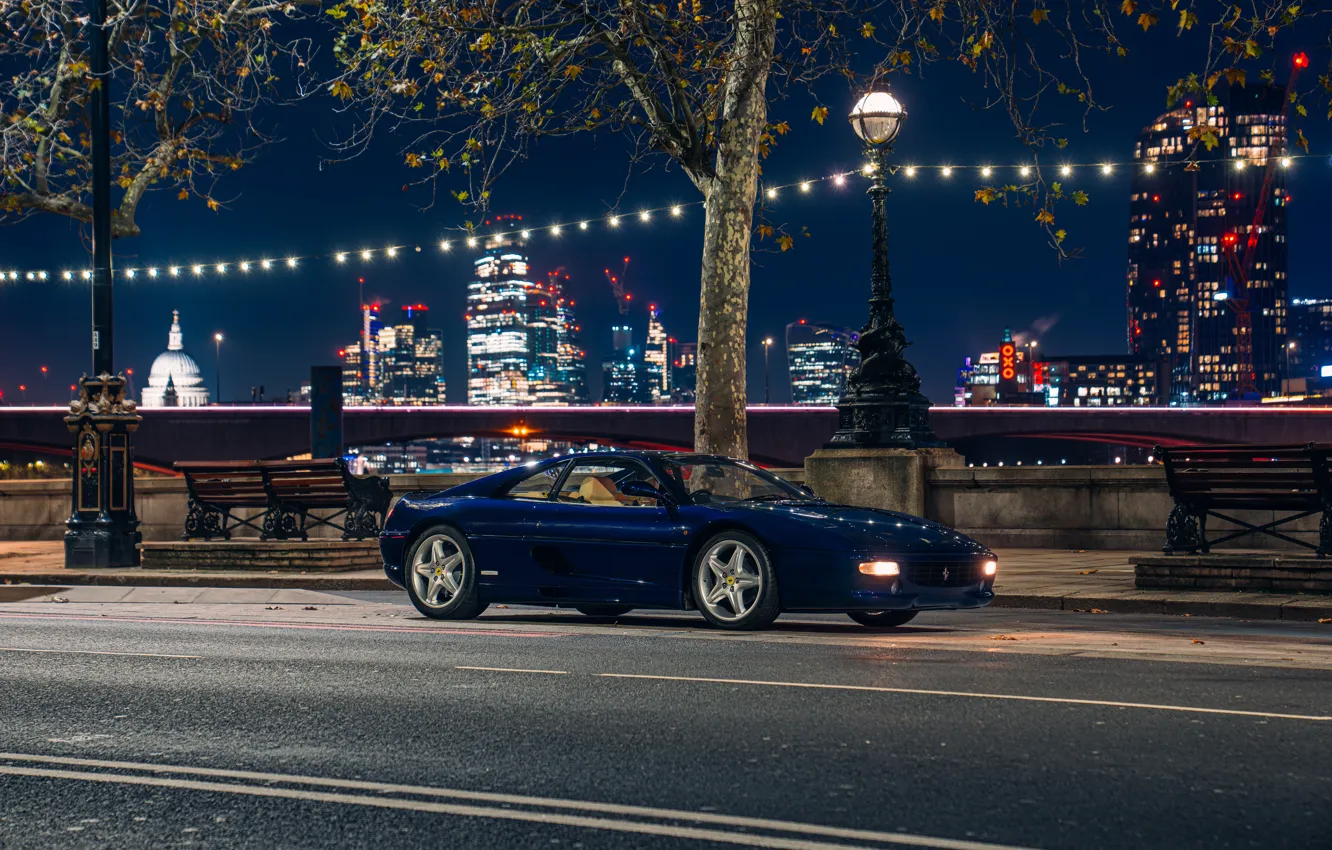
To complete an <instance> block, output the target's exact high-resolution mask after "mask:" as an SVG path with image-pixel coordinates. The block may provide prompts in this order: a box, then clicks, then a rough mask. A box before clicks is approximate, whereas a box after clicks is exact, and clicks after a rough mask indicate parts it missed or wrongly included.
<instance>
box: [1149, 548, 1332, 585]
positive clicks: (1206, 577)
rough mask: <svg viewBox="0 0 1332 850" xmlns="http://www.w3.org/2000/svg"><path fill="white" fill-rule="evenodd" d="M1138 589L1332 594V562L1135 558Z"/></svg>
mask: <svg viewBox="0 0 1332 850" xmlns="http://www.w3.org/2000/svg"><path fill="white" fill-rule="evenodd" d="M1132 563H1133V574H1134V582H1133V583H1134V586H1135V587H1138V588H1141V589H1144V590H1146V589H1169V590H1259V591H1269V592H1281V593H1319V594H1332V560H1325V559H1320V558H1311V557H1299V556H1295V557H1281V556H1272V555H1260V554H1253V555H1232V554H1224V555H1185V556H1179V557H1169V556H1159V557H1144V558H1133V559H1132Z"/></svg>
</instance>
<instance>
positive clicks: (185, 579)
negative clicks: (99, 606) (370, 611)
mask: <svg viewBox="0 0 1332 850" xmlns="http://www.w3.org/2000/svg"><path fill="white" fill-rule="evenodd" d="M25 584H26V585H34V584H40V585H52V586H58V587H76V586H78V587H86V586H96V587H108V586H111V587H227V588H255V589H259V590H399V589H400V588H399V587H397V586H396V585H394V584H393V583H392V582H390V581H389V580H388V579H387V578H382V577H381V578H361V577H357V578H348V577H341V578H336V577H334V578H323V577H316V576H309V575H304V576H302V575H276V576H274V575H262V574H261V575H253V576H250V575H200V574H189V575H156V574H150V575H134V574H130V573H111V574H99V573H71V572H68V571H65V570H53V571H51V572H45V573H21V574H11V575H4V574H3V573H0V588H2V587H6V586H8V587H19V586H22V585H25Z"/></svg>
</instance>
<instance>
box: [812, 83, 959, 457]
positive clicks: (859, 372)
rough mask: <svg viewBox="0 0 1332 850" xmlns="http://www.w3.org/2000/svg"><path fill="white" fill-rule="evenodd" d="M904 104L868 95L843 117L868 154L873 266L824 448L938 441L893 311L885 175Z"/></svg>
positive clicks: (904, 114)
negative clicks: (864, 314)
mask: <svg viewBox="0 0 1332 850" xmlns="http://www.w3.org/2000/svg"><path fill="white" fill-rule="evenodd" d="M906 117H907V112H906V109H905V108H904V107H903V106H902V104H901V103H899V102H898V100H897V98H895V97H893V96H892V95H891V94H889V93H888V92H886V91H876V92H870V93H869V94H867V95H865V96H864V97H862V98H861V99H860V101H859V102H857V103H856V105H855V108H854V109H852V110H851V114H850V115H849V116H848V118H849V120H850V121H851V129H853V130H855V132H856V135H857V136H859V137H860V139H861V141H863V142H864V143H865V148H866V153H867V154H868V155H869V158H870V167H869V169H868V171H869V176H870V179H871V183H870V188H869V196H870V198H871V199H872V203H873V218H872V231H871V232H872V242H873V263H872V265H871V273H870V299H869V305H870V315H869V322H868V323H866V325H865V327H864V330H862V331H861V333H860V339H859V341H858V342H857V344H856V348H857V349H859V351H860V365H859V366H857V367H856V369H855V371H853V372H852V373H851V375H850V376H849V377H848V378H847V382H846V389H845V390H844V391H843V393H842V397H841V399H840V400H838V402H837V410H838V423H837V433H836V434H834V435H833V437H832V440H831V441H829V443H828V447H829V448H903V449H915V448H923V447H932V446H940V445H942V444H941V443H940V442H939V438H938V437H936V436H934V430H933V429H932V428H931V427H930V400H929V399H928V398H926V397H925V396H924V395H923V394H922V393H921V391H920V375H918V374H916V369H915V367H913V366H912V365H911V363H910V362H908V361H907V359H906V357H905V355H904V351H905V349H906V347H907V344H908V343H907V339H906V332H905V331H904V330H903V329H902V325H901V324H900V323H898V321H897V317H896V316H895V315H894V314H893V287H892V278H891V276H890V275H889V273H888V213H887V209H886V200H887V197H888V186H887V183H886V178H887V176H888V174H889V169H888V166H887V162H886V160H887V154H888V153H889V152H890V151H891V150H892V144H893V140H894V139H896V138H897V134H898V133H899V132H901V130H902V125H903V124H904V123H905V122H906Z"/></svg>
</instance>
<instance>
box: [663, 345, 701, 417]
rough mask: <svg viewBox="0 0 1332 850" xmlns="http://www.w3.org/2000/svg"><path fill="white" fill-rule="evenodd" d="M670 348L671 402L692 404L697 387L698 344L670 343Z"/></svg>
mask: <svg viewBox="0 0 1332 850" xmlns="http://www.w3.org/2000/svg"><path fill="white" fill-rule="evenodd" d="M668 341H669V340H668ZM671 348H672V356H671V401H672V402H674V403H675V404H692V403H693V401H694V391H695V389H696V388H697V386H698V343H696V342H672V343H671Z"/></svg>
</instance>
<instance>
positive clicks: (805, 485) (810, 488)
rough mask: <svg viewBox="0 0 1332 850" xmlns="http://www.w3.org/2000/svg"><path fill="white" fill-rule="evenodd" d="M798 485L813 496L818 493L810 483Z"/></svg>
mask: <svg viewBox="0 0 1332 850" xmlns="http://www.w3.org/2000/svg"><path fill="white" fill-rule="evenodd" d="M798 486H799V487H800V489H801V490H804V491H805V492H806V493H808V494H809V495H811V496H817V495H818V494H817V493H815V492H814V488H813V487H811V486H809V485H808V484H800V485H798Z"/></svg>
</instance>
